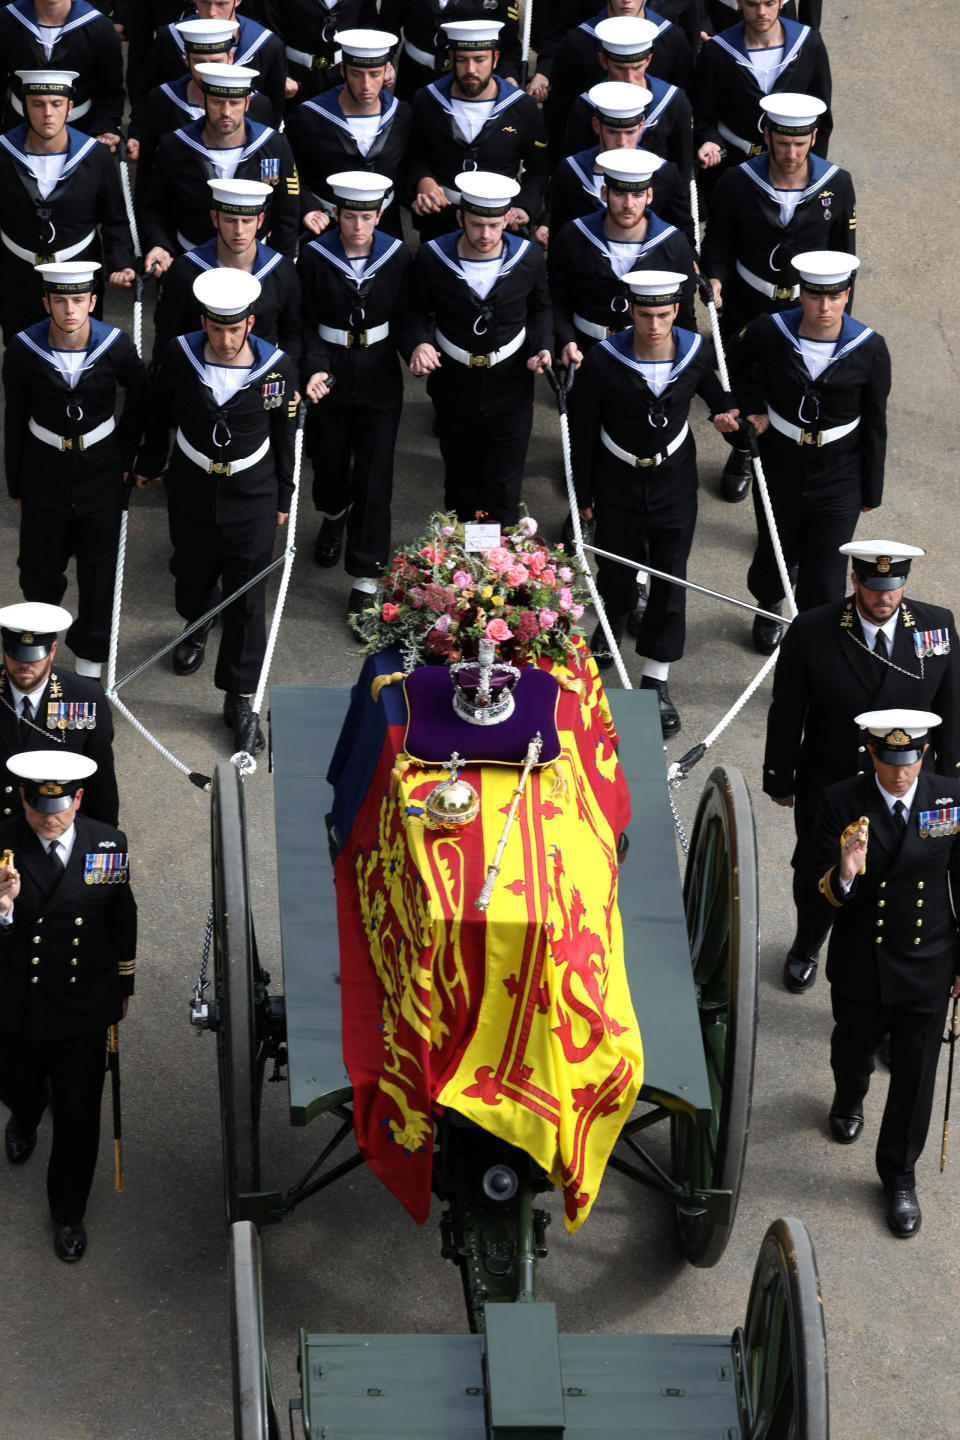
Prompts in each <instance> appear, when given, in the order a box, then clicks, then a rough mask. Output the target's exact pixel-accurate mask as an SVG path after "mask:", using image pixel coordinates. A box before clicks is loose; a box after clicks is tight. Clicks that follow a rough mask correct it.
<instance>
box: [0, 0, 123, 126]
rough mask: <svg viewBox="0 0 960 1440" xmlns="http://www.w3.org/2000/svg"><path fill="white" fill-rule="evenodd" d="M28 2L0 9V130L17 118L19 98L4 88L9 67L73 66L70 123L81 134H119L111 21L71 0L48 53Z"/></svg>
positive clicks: (11, 81)
mask: <svg viewBox="0 0 960 1440" xmlns="http://www.w3.org/2000/svg"><path fill="white" fill-rule="evenodd" d="M42 34H43V32H42V31H41V30H40V28H39V26H38V25H37V16H36V11H35V9H34V7H33V3H32V0H15V3H14V4H12V5H7V6H5V7H4V9H3V10H0V74H2V75H3V79H4V85H5V88H6V90H7V96H6V103H5V106H4V113H3V129H4V130H9V129H10V128H11V126H13V125H16V124H17V123H18V121H20V120H22V119H23V102H22V101H21V100H20V98H19V96H17V95H16V94H14V93H13V91H12V89H11V88H10V87H13V86H16V84H17V80H16V77H15V76H14V73H13V72H14V71H15V70H75V71H76V72H77V79H76V80H75V81H74V91H73V114H72V115H71V117H70V124H71V125H72V126H73V127H74V129H76V130H82V131H83V133H84V134H85V135H105V134H108V133H110V134H114V135H118V134H119V133H120V125H121V121H122V119H123V56H122V52H121V49H120V37H119V35H118V34H117V32H116V30H114V28H113V25H112V24H111V22H110V21H109V20H108V19H107V18H106V16H105V15H102V14H101V13H100V11H99V10H96V9H94V7H93V6H92V5H88V4H86V0H73V4H72V5H71V6H70V14H69V16H68V18H67V21H66V24H65V25H64V27H63V30H62V32H61V34H60V36H59V38H58V39H57V40H56V41H55V42H54V44H53V47H52V53H51V54H50V56H49V57H48V56H47V52H46V50H45V48H44V45H43V42H42V38H41V37H42Z"/></svg>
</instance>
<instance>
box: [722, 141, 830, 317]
mask: <svg viewBox="0 0 960 1440" xmlns="http://www.w3.org/2000/svg"><path fill="white" fill-rule="evenodd" d="M809 166H810V173H809V176H808V183H807V185H806V186H805V187H804V189H803V190H802V191H801V192H800V200H799V203H798V204H797V208H796V209H795V210H794V212H793V214H792V216H791V217H790V219H789V221H788V222H787V224H786V225H784V223H783V220H782V219H781V216H780V202H779V199H778V192H777V191H776V190H775V189H774V188H773V187H772V186H771V184H770V157H769V155H758V156H756V157H755V158H754V159H753V160H746V161H744V163H743V164H742V165H737V166H735V167H734V168H733V169H732V170H728V171H726V173H725V174H723V175H721V177H720V179H719V180H718V181H717V188H716V190H715V191H714V198H713V200H712V202H711V205H710V218H709V220H708V221H707V230H706V234H705V235H704V238H703V246H702V249H701V252H700V264H701V268H702V269H703V273H704V274H705V275H711V276H713V278H714V279H715V280H719V281H720V283H721V285H722V286H723V301H724V306H726V305H728V304H729V306H730V308H731V311H733V312H735V313H736V315H737V316H738V317H742V319H741V320H740V323H741V324H742V323H745V322H746V321H747V320H750V319H752V318H753V317H754V315H761V314H770V313H771V312H773V311H774V310H783V309H786V308H787V307H788V306H789V305H791V304H794V305H795V304H796V297H795V295H794V289H795V287H796V285H797V283H798V280H799V276H798V275H797V272H796V271H795V270H794V268H793V266H792V265H791V263H790V262H791V261H792V259H793V257H794V256H795V255H800V254H802V253H803V252H804V251H805V250H840V251H846V252H847V254H849V255H854V254H855V253H856V248H857V246H856V229H857V202H856V196H855V195H854V190H853V181H852V179H851V178H850V175H849V173H848V172H847V171H846V170H841V169H840V166H839V165H831V164H830V163H829V162H828V161H826V160H821V159H820V157H819V156H818V155H814V154H812V153H811V155H810V157H809ZM738 262H739V264H740V265H741V266H743V267H745V268H746V269H747V270H749V271H750V272H751V273H752V274H753V275H756V276H757V277H758V278H759V279H760V280H763V281H765V282H766V283H767V284H768V285H772V286H773V287H775V288H776V289H777V290H778V291H779V293H778V294H777V295H773V296H767V295H764V294H763V292H762V291H760V290H758V289H757V288H756V287H755V286H754V285H752V284H751V283H750V282H749V281H748V280H745V279H744V278H743V277H742V276H741V274H740V273H739V270H738V268H737V264H738ZM852 289H853V286H852V284H851V291H852ZM851 301H852V294H851ZM728 318H729V317H728ZM731 328H732V327H731Z"/></svg>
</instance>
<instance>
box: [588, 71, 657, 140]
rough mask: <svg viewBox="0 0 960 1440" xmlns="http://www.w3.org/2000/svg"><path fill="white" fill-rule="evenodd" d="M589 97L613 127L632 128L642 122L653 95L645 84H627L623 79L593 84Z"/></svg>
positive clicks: (619, 128)
mask: <svg viewBox="0 0 960 1440" xmlns="http://www.w3.org/2000/svg"><path fill="white" fill-rule="evenodd" d="M587 99H588V100H589V101H590V104H591V105H593V106H594V107H595V108H596V111H597V114H598V115H599V117H600V119H601V120H602V121H603V122H604V123H605V124H606V125H609V126H610V128H611V129H613V130H630V129H631V128H632V127H633V126H634V125H639V124H640V121H641V120H642V119H643V112H644V111H645V110H646V108H647V106H648V105H649V104H650V101H651V100H652V99H653V96H652V94H651V93H650V91H649V90H648V89H647V88H646V86H644V85H627V84H626V83H625V82H624V81H623V80H601V81H600V84H599V85H591V87H590V89H589V90H588V91H587Z"/></svg>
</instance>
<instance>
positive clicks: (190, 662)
mask: <svg viewBox="0 0 960 1440" xmlns="http://www.w3.org/2000/svg"><path fill="white" fill-rule="evenodd" d="M212 628H213V621H212V620H211V622H210V624H209V625H205V626H203V627H202V628H201V629H200V630H194V632H193V634H192V635H188V636H187V638H186V640H181V641H180V644H179V645H178V646H177V648H176V650H174V652H173V673H174V675H192V674H193V672H194V670H199V669H200V666H201V665H202V664H203V657H204V655H205V654H206V650H207V636H208V635H209V634H210V631H211V629H212Z"/></svg>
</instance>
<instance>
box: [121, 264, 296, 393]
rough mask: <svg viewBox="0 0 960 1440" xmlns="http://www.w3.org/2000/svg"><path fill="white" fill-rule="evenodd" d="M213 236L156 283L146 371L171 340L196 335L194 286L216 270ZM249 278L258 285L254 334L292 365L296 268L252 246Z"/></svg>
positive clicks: (154, 366)
mask: <svg viewBox="0 0 960 1440" xmlns="http://www.w3.org/2000/svg"><path fill="white" fill-rule="evenodd" d="M217 244H218V240H217V237H216V235H215V236H214V237H213V239H212V240H208V241H207V242H206V244H204V245H198V246H197V248H196V250H188V251H187V253H186V254H185V255H178V256H177V258H176V259H175V260H174V262H173V264H172V265H171V266H170V268H169V270H167V271H166V272H165V273H164V274H163V275H162V276H161V277H160V281H159V285H158V288H157V309H156V313H155V314H154V317H153V324H154V334H155V341H154V347H153V359H152V361H151V367H150V368H151V371H152V372H155V371H156V369H157V367H158V366H159V364H160V361H161V360H162V358H163V355H164V352H165V351H166V348H167V346H168V345H169V343H170V341H171V340H175V339H176V337H177V336H178V335H186V334H187V333H188V332H189V331H191V330H199V329H200V306H199V305H198V303H197V300H196V297H195V295H194V293H193V282H194V281H195V280H196V278H197V276H198V275H201V274H203V272H204V271H205V270H216V269H217V267H218V263H219V262H218V260H217ZM251 274H252V275H253V276H254V278H255V279H256V280H259V281H260V294H259V295H258V297H257V301H256V306H255V309H254V315H255V319H254V329H255V331H256V333H257V335H258V337H259V338H260V339H261V340H268V341H269V342H270V344H271V345H276V346H278V347H279V349H281V350H282V351H283V352H284V354H286V355H289V356H290V359H291V360H292V361H293V362H294V364H296V363H297V361H298V360H299V358H300V323H301V322H300V280H299V277H298V274H297V267H296V265H295V264H294V263H293V261H292V260H290V259H288V257H287V256H286V255H281V254H279V253H278V251H276V250H271V249H270V247H269V246H268V245H263V244H262V243H261V242H260V241H259V240H258V241H257V254H256V259H255V260H254V262H253V270H252V271H251Z"/></svg>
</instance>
